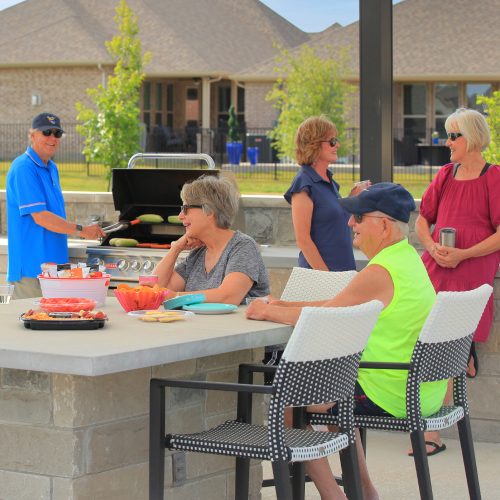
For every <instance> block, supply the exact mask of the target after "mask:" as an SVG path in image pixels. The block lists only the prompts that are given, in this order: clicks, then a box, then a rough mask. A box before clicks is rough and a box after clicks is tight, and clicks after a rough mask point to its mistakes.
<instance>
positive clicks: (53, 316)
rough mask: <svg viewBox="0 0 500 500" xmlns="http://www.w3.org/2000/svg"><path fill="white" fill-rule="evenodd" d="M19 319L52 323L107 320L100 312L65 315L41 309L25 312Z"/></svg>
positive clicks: (69, 313)
mask: <svg viewBox="0 0 500 500" xmlns="http://www.w3.org/2000/svg"><path fill="white" fill-rule="evenodd" d="M21 319H23V320H36V321H52V320H57V321H61V320H65V319H67V320H72V321H74V320H96V319H97V320H103V319H107V317H106V314H104V313H103V312H102V311H79V312H68V313H65V314H61V313H49V312H46V311H43V310H41V309H37V310H33V309H30V310H29V311H27V312H25V313H24V314H23V315H22V316H21Z"/></svg>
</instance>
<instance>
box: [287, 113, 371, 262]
mask: <svg viewBox="0 0 500 500" xmlns="http://www.w3.org/2000/svg"><path fill="white" fill-rule="evenodd" d="M339 145H340V144H339V141H338V139H337V129H336V127H335V125H334V124H333V123H332V122H331V121H330V120H329V119H328V118H326V117H325V116H312V117H310V118H307V119H306V120H305V121H304V122H302V123H301V125H300V126H299V128H298V129H297V133H296V134H295V147H296V149H295V155H296V159H297V162H298V163H299V165H301V167H300V170H299V172H298V173H297V175H296V176H295V178H294V180H293V182H292V185H291V186H290V188H289V189H288V191H287V192H286V193H285V195H284V196H285V199H286V201H288V203H290V204H291V205H292V220H293V228H294V231H295V239H296V241H297V246H298V247H299V249H300V254H299V266H300V267H306V268H310V269H320V270H323V271H349V270H352V269H356V264H355V262H354V254H353V250H352V233H351V230H350V229H349V227H348V225H347V221H348V220H349V216H350V214H348V213H347V212H345V211H344V209H343V208H342V207H341V206H340V204H339V202H338V200H339V198H341V196H340V193H339V184H337V182H335V181H334V180H333V176H332V174H331V172H330V171H329V170H328V165H330V164H331V163H333V162H335V160H337V150H338V148H339ZM367 184H369V183H367ZM367 184H365V185H362V186H359V187H355V188H353V191H352V192H351V195H355V194H358V192H359V191H361V190H362V189H363V188H365V187H367Z"/></svg>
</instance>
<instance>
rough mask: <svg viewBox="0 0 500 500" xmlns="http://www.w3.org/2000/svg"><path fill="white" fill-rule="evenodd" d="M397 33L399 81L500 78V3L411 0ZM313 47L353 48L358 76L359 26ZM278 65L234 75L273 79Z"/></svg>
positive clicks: (397, 9) (327, 34) (396, 12)
mask: <svg viewBox="0 0 500 500" xmlns="http://www.w3.org/2000/svg"><path fill="white" fill-rule="evenodd" d="M393 29H394V32H393V67H394V79H395V80H400V81H402V80H439V79H443V80H454V79H455V80H458V79H463V78H467V80H476V81H479V80H481V79H490V80H495V81H496V80H500V36H499V35H500V0H480V1H479V2H478V1H473V0H439V1H437V0H405V1H403V2H401V3H398V4H396V5H394V8H393ZM310 44H311V45H313V46H314V47H316V48H317V50H318V53H319V54H321V53H322V52H324V48H325V47H326V46H331V47H332V48H333V50H334V51H335V50H339V49H340V48H342V47H347V48H348V51H349V54H350V66H349V69H350V74H351V75H353V76H354V77H355V78H358V76H359V22H355V23H352V24H350V25H348V26H345V27H342V28H338V27H337V26H335V25H333V26H331V27H330V28H328V29H327V30H325V31H323V32H322V33H320V34H318V35H316V36H313V37H312V39H311V42H310ZM297 50H299V48H296V49H294V51H297ZM292 53H293V51H292ZM274 67H275V61H274V58H273V57H271V58H269V59H267V60H264V61H263V62H262V63H257V64H255V65H253V66H248V67H247V68H246V69H243V70H241V71H239V72H238V73H237V74H235V75H232V77H234V78H237V79H241V80H262V79H265V80H272V79H275V78H276V73H275V72H274V71H273V68H274Z"/></svg>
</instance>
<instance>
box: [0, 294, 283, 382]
mask: <svg viewBox="0 0 500 500" xmlns="http://www.w3.org/2000/svg"><path fill="white" fill-rule="evenodd" d="M33 303H34V300H33V299H23V300H16V301H12V302H11V303H10V304H5V305H0V323H1V324H2V329H1V332H0V367H2V368H14V369H20V370H35V371H43V372H52V373H65V374H73V375H83V376H97V375H105V374H109V373H118V372H123V371H127V370H134V369H138V368H145V367H150V366H155V365H160V364H164V363H172V362H175V361H183V360H187V359H195V358H199V357H203V356H211V355H215V354H222V353H226V352H232V351H239V350H242V349H251V348H257V347H264V346H266V345H273V344H280V343H284V342H286V341H287V340H288V338H289V336H290V334H291V332H292V327H290V326H286V325H280V324H277V323H270V322H264V321H251V320H247V319H246V318H245V315H244V311H245V306H243V307H240V308H239V309H238V310H237V311H236V312H234V313H231V314H224V315H194V316H190V317H189V318H188V319H187V320H186V321H178V322H174V323H143V322H142V321H140V320H138V319H137V318H136V317H133V316H128V315H127V314H126V313H125V312H124V310H123V309H122V308H121V306H120V305H119V303H118V302H117V300H116V299H115V298H114V297H107V299H106V306H105V307H103V308H102V310H103V311H105V312H106V314H107V315H108V318H109V321H107V322H106V324H105V326H104V328H102V329H98V330H73V331H71V330H66V331H58V330H56V331H51V330H42V331H37V330H30V329H27V328H25V327H24V325H23V323H22V322H21V321H20V320H19V317H20V315H21V314H22V313H23V312H26V311H27V310H29V309H30V308H33V307H34V305H33Z"/></svg>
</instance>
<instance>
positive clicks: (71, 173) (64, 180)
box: [0, 162, 429, 199]
mask: <svg viewBox="0 0 500 500" xmlns="http://www.w3.org/2000/svg"><path fill="white" fill-rule="evenodd" d="M9 165H10V163H8V162H0V189H5V178H6V175H7V170H8V168H9ZM58 167H59V176H60V179H61V187H62V189H63V191H108V181H107V180H106V178H105V176H104V175H88V172H87V166H86V165H84V164H58ZM100 170H102V169H100ZM294 175H295V172H294V171H293V170H283V171H280V170H278V172H277V175H275V174H274V173H268V172H256V174H255V175H252V174H250V173H247V172H245V173H241V174H240V173H237V174H235V177H236V180H237V182H238V186H239V188H240V191H241V193H242V194H276V195H282V194H283V193H284V192H285V191H286V190H287V189H288V187H289V186H290V182H291V180H292V179H293V176H294ZM334 178H335V180H336V181H337V182H338V183H339V184H340V192H341V194H342V195H343V196H346V195H347V194H348V193H349V191H350V189H351V187H352V184H353V180H352V174H351V173H342V172H340V173H336V174H335V175H334ZM356 180H357V179H356ZM394 182H398V183H400V184H402V185H403V186H404V187H405V188H406V189H408V191H410V193H411V194H412V195H413V197H414V198H417V199H419V198H421V197H422V193H423V192H424V191H425V189H426V188H427V186H428V185H429V175H428V174H418V173H412V174H411V175H404V174H398V173H396V174H395V176H394Z"/></svg>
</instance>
